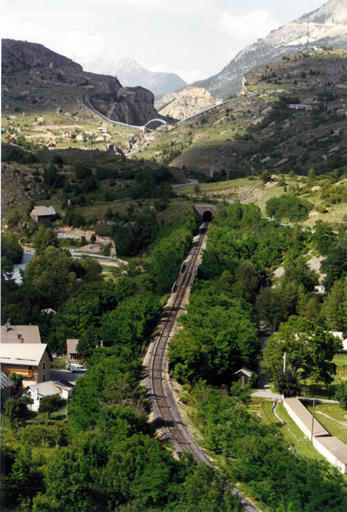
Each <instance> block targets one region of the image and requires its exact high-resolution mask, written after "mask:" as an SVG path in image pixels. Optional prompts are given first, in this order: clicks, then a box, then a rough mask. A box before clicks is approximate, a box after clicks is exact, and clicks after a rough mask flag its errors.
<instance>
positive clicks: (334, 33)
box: [195, 0, 347, 98]
mask: <svg viewBox="0 0 347 512" xmlns="http://www.w3.org/2000/svg"><path fill="white" fill-rule="evenodd" d="M322 46H327V47H332V48H335V49H347V1H346V0H331V1H330V2H328V3H327V4H325V5H323V7H321V8H319V9H317V10H316V11H313V12H312V13H309V14H305V15H304V16H302V17H301V18H299V19H297V20H295V21H293V22H291V23H289V24H288V25H286V26H284V27H281V28H279V29H278V30H273V31H272V32H270V34H269V35H268V36H267V37H266V38H265V39H260V40H258V41H257V42H256V43H254V44H252V45H250V46H247V47H246V48H245V49H244V50H242V51H241V52H240V53H239V54H238V55H237V56H236V57H235V59H233V60H232V61H231V62H230V63H229V64H228V65H227V66H226V67H225V68H224V69H223V70H222V71H221V72H220V73H218V74H217V75H215V76H213V77H211V78H208V79H207V80H203V81H201V82H197V83H196V84H195V85H196V86H198V87H204V88H206V89H207V90H208V91H210V92H211V93H212V95H213V96H214V97H215V98H225V97H226V96H227V95H230V94H234V93H236V92H238V91H239V89H240V87H241V83H242V77H243V76H244V75H245V74H246V73H248V72H249V71H250V70H252V69H253V68H255V67H256V66H260V65H262V64H268V63H270V62H276V61H278V60H280V59H281V58H282V57H283V56H288V55H293V54H295V53H299V52H302V51H304V50H308V49H312V48H314V47H322Z"/></svg>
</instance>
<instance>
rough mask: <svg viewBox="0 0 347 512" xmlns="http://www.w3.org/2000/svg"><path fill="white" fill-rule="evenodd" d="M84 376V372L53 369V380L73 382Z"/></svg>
mask: <svg viewBox="0 0 347 512" xmlns="http://www.w3.org/2000/svg"><path fill="white" fill-rule="evenodd" d="M83 376H84V373H73V372H69V371H68V370H51V380H62V379H63V380H67V381H68V382H72V383H73V384H74V383H75V382H76V380H77V379H80V378H81V377H83Z"/></svg>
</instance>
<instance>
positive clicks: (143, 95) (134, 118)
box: [90, 87, 158, 126]
mask: <svg viewBox="0 0 347 512" xmlns="http://www.w3.org/2000/svg"><path fill="white" fill-rule="evenodd" d="M90 100H91V102H92V104H93V106H94V108H96V109H97V110H98V111H99V112H101V113H102V114H104V115H105V116H106V117H108V118H109V119H113V120H115V121H120V122H122V123H128V124H133V125H136V126H143V125H145V124H146V123H147V121H150V120H151V119H154V118H156V117H158V113H157V111H156V110H155V108H154V106H153V103H154V96H153V94H152V93H151V92H150V91H148V90H147V89H144V88H143V87H122V88H120V89H119V90H118V92H117V94H116V95H115V96H113V95H110V96H109V97H108V98H103V97H102V96H101V97H100V95H97V94H96V95H95V96H91V97H90Z"/></svg>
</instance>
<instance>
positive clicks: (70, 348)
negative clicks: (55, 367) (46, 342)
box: [66, 340, 83, 364]
mask: <svg viewBox="0 0 347 512" xmlns="http://www.w3.org/2000/svg"><path fill="white" fill-rule="evenodd" d="M77 345H78V340H66V346H67V354H66V362H67V363H68V364H69V363H83V358H82V357H81V356H80V355H79V354H78V352H77Z"/></svg>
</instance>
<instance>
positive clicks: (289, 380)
mask: <svg viewBox="0 0 347 512" xmlns="http://www.w3.org/2000/svg"><path fill="white" fill-rule="evenodd" d="M274 384H275V386H276V389H277V390H278V392H279V393H281V394H283V395H284V396H285V397H286V398H288V397H291V396H297V395H299V394H300V392H301V386H300V384H299V381H298V376H297V374H296V373H295V371H294V370H292V369H291V368H288V369H286V370H285V371H283V370H282V369H278V370H277V371H276V372H275V375H274Z"/></svg>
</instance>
